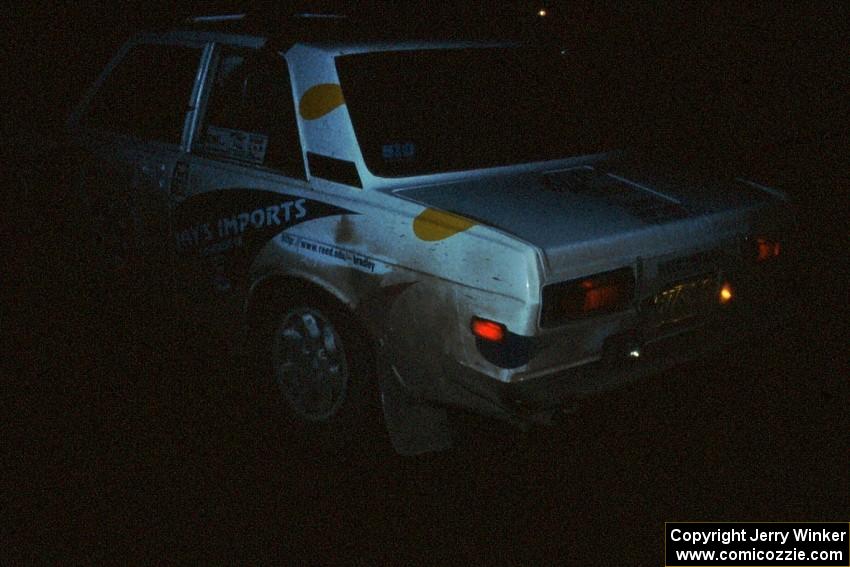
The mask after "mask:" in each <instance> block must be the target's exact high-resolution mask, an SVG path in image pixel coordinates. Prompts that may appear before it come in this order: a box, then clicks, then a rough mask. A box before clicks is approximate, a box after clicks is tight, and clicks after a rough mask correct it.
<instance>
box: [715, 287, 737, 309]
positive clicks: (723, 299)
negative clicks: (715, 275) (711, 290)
mask: <svg viewBox="0 0 850 567" xmlns="http://www.w3.org/2000/svg"><path fill="white" fill-rule="evenodd" d="M718 296H719V301H720V304H721V305H726V304H728V303H729V302H731V301H732V298H733V297H735V294H734V291H733V290H732V284H730V283H729V282H723V285H722V286H720V293H719V294H718Z"/></svg>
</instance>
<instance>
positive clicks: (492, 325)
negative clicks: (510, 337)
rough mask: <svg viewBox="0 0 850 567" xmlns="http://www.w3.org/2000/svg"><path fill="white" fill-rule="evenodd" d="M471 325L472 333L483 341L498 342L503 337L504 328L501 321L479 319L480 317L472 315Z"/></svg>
mask: <svg viewBox="0 0 850 567" xmlns="http://www.w3.org/2000/svg"><path fill="white" fill-rule="evenodd" d="M471 326H472V334H473V335H475V336H476V337H478V338H480V339H483V340H485V341H490V342H491V343H499V342H502V340H504V338H505V332H506V329H505V326H504V325H502V324H501V323H496V322H495V321H490V320H488V319H481V318H480V317H473V318H472V323H471Z"/></svg>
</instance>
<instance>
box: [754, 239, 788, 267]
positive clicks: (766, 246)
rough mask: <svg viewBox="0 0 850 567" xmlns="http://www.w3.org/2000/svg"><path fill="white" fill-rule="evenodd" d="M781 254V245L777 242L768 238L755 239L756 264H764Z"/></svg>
mask: <svg viewBox="0 0 850 567" xmlns="http://www.w3.org/2000/svg"><path fill="white" fill-rule="evenodd" d="M781 252H782V245H781V244H780V243H779V241H778V240H770V239H768V238H761V237H760V238H756V262H764V261H766V260H770V259H771V258H776V257H777V256H779V254H780V253H781Z"/></svg>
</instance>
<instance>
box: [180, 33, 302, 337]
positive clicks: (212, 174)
mask: <svg viewBox="0 0 850 567" xmlns="http://www.w3.org/2000/svg"><path fill="white" fill-rule="evenodd" d="M202 100H203V103H202V107H203V111H202V112H201V115H200V117H199V121H198V127H197V129H196V133H195V137H194V140H193V143H192V148H191V153H190V155H189V157H188V162H187V163H188V168H187V170H186V171H183V170H181V171H178V179H175V183H174V184H173V186H172V187H173V189H172V205H173V206H174V213H173V214H174V219H175V240H176V243H177V250H178V254H177V258H178V264H179V266H178V269H177V274H178V278H179V280H180V282H179V285H178V288H179V289H180V290H181V291H182V293H181V295H182V296H183V297H185V298H190V299H191V300H192V303H194V304H195V307H196V308H199V309H198V311H197V312H199V313H207V314H212V315H213V317H214V319H215V320H217V321H222V322H224V324H225V326H227V327H235V326H237V325H233V323H235V322H236V321H239V320H240V316H241V314H242V311H241V310H242V308H243V301H244V298H245V295H246V293H247V290H248V287H249V285H250V282H249V281H248V277H249V274H248V271H249V269H250V265H251V261H252V260H253V258H254V257H255V256H256V254H257V253H258V252H259V249H260V248H261V247H262V246H263V245H264V244H266V243H267V242H268V241H269V240H270V239H271V238H272V237H273V236H274V235H275V234H277V233H278V232H280V231H282V230H283V229H284V228H286V226H288V225H291V223H293V222H295V221H296V218H297V217H298V215H299V197H300V196H302V195H305V194H306V193H307V191H308V189H309V186H308V185H307V182H306V175H305V167H304V157H303V152H302V150H301V142H300V137H299V133H298V127H297V124H296V118H295V105H294V102H293V96H292V87H291V82H290V77H289V70H288V68H287V64H286V61H285V59H284V58H283V56H282V55H280V54H279V53H276V52H273V51H272V50H270V49H265V48H255V47H247V46H238V45H224V44H220V45H217V46H216V48H215V52H214V55H213V57H212V63H211V71H210V73H209V76H208V78H207V83H206V87H205V92H204V94H203V97H202ZM211 307H212V308H211ZM227 320H229V321H230V324H228V323H227V322H226V321H227Z"/></svg>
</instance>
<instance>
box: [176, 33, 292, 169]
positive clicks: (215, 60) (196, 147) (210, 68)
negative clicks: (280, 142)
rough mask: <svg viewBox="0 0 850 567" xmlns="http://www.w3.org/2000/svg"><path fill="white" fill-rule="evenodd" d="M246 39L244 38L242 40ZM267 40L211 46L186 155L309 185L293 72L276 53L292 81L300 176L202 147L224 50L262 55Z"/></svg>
mask: <svg viewBox="0 0 850 567" xmlns="http://www.w3.org/2000/svg"><path fill="white" fill-rule="evenodd" d="M239 39H243V38H239ZM264 43H265V40H264V39H260V38H249V41H234V42H227V41H215V42H213V43H212V45H211V47H210V53H209V57H208V60H207V68H206V71H205V73H204V81H203V84H201V85H200V93H199V95H198V98H197V106H196V108H195V113H194V114H195V121H194V124H193V127H192V131H191V136H190V137H189V138H187V139H186V152H187V153H189V154H191V155H193V156H195V157H198V158H202V159H208V160H212V161H216V162H220V163H226V164H232V165H236V166H241V167H246V168H250V169H254V170H257V171H263V172H267V173H272V174H274V175H279V176H281V177H284V178H286V179H291V180H293V181H295V182H299V183H305V182H307V179H308V178H307V158H306V157H305V156H306V152H305V151H304V138H303V135H302V132H301V125H300V123H299V121H298V115H297V108H296V106H295V101H296V97H295V86H294V84H293V80H292V69H291V68H290V65H289V62H288V61H287V60H286V57H285V56H284V55H283V54H282V53H279V52H277V51H275V52H274V54H275V55H276V56H278V57H280V59H281V64H282V65H283V69H284V70H285V71H286V73H287V79H288V81H289V93H290V95H291V97H290V102H291V103H292V111H293V116H294V122H293V126H294V128H295V132H296V134H297V138H298V145H299V147H298V148H297V151H298V153H299V155H298V161H299V162H300V163H301V169H300V175H299V176H293V175H292V174H291V173H288V172H285V171H282V170H281V169H279V168H277V167H274V166H271V165H265V164H258V163H250V162H247V161H243V160H238V159H230V158H227V157H225V156H218V155H213V154H211V153H209V152H205V151H204V150H203V148H202V146H201V139H200V136H201V130H202V126H203V125H204V120H206V118H207V114H208V110H209V104H210V99H211V96H212V91H213V89H214V88H215V78H216V73H218V70H219V64H220V63H221V60H222V56H223V54H224V52H225V50H235V51H240V50H241V51H245V52H251V51H255V52H259V51H260V50H262V49H264V45H263V44H264Z"/></svg>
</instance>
